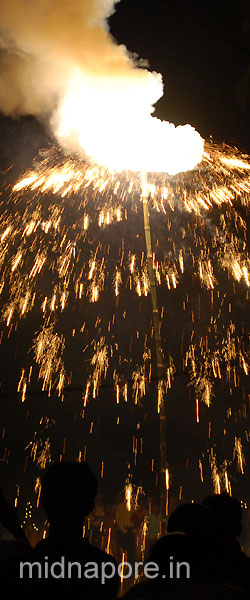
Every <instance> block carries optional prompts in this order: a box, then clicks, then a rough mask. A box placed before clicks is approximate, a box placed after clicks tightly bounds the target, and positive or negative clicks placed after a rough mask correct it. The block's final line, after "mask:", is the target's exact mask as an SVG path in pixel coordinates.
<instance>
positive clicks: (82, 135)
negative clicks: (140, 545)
mask: <svg viewBox="0 0 250 600" xmlns="http://www.w3.org/2000/svg"><path fill="white" fill-rule="evenodd" d="M37 4H39V5H40V9H42V7H43V5H44V2H43V1H42V0H40V1H39V2H38V3H37ZM45 4H46V3H45ZM57 4H58V3H57V2H56V0H54V2H52V3H51V9H50V13H49V14H50V21H49V22H48V19H47V18H45V12H44V13H43V14H44V19H41V10H40V11H38V12H36V9H34V8H33V7H32V6H31V12H32V18H30V22H32V24H34V22H35V23H36V18H37V14H39V19H40V22H41V26H40V28H39V35H38V36H35V35H34V30H36V28H35V29H34V28H33V27H32V28H31V27H29V26H28V23H27V21H25V19H19V18H18V15H19V14H20V11H21V10H22V9H23V1H22V0H15V7H16V11H15V12H14V11H12V12H11V14H10V13H9V10H8V8H6V7H2V8H1V10H0V14H1V17H2V23H3V30H4V34H5V35H4V40H5V46H4V47H5V49H6V57H5V73H4V77H5V80H6V81H8V83H9V87H8V86H7V89H8V94H7V95H6V86H5V87H4V88H2V89H1V92H0V107H1V109H2V110H3V111H4V112H5V114H10V115H13V114H15V115H16V114H20V113H21V114H27V113H29V112H30V113H32V114H35V115H41V114H42V113H44V111H47V112H49V114H50V126H51V127H52V128H53V132H54V135H55V136H56V138H57V140H58V142H59V144H58V143H57V144H55V145H54V146H53V148H50V149H49V150H48V149H43V150H41V151H40V152H39V153H38V156H37V157H36V158H35V159H34V161H33V165H32V167H31V168H30V170H28V171H27V172H25V173H23V174H22V175H21V176H20V177H18V179H17V181H13V169H12V168H10V169H9V170H7V172H6V173H5V174H4V176H3V181H2V197H1V201H2V214H1V220H0V269H1V270H0V292H1V307H2V309H1V322H2V330H1V345H2V354H3V361H2V365H3V366H2V375H1V382H2V399H4V398H7V397H8V396H11V394H13V395H14V397H16V394H17V395H18V403H19V405H21V406H22V407H25V406H26V405H28V409H27V411H26V409H25V410H24V411H22V413H18V414H21V416H22V418H23V420H24V421H25V419H26V420H27V419H29V414H30V411H32V402H35V398H37V397H39V395H40V396H41V398H42V401H43V402H44V408H42V405H40V406H39V411H41V412H39V419H38V421H37V424H36V430H35V431H34V432H32V435H31V438H29V440H26V442H27V443H26V445H25V447H24V448H22V450H21V452H20V457H21V458H20V468H21V469H22V467H23V463H22V462H21V460H22V459H23V451H24V471H26V470H27V468H29V464H30V463H34V465H36V469H35V470H36V478H35V482H36V484H35V493H36V494H37V498H38V500H37V506H38V504H39V498H40V484H39V479H38V478H37V471H38V472H39V471H40V469H44V468H46V467H47V465H48V463H49V462H50V461H51V460H56V459H59V458H60V457H62V456H65V455H66V454H67V451H66V445H67V435H65V431H64V428H63V429H62V428H60V427H59V428H58V430H57V431H58V432H57V434H56V436H55V427H56V426H57V427H58V425H57V424H56V419H55V418H54V415H53V411H52V412H51V410H50V408H49V402H54V403H57V404H58V405H60V407H62V408H60V418H63V419H64V420H66V419H67V415H69V414H71V413H70V409H69V408H68V400H69V399H70V394H71V393H72V392H74V394H75V397H76V398H77V400H76V401H75V400H74V402H73V404H74V421H73V423H77V433H76V439H77V441H76V445H78V455H74V451H75V447H74V451H73V456H72V458H74V460H76V459H78V460H85V459H86V458H87V459H88V460H89V459H90V462H91V460H92V463H93V464H94V466H95V469H96V471H98V472H99V474H100V477H101V479H105V476H106V466H105V465H106V459H105V448H104V450H103V456H102V455H101V456H100V457H98V460H97V459H96V462H95V457H94V444H95V442H92V441H91V438H92V439H94V436H95V435H96V436H98V435H99V438H100V437H101V436H100V432H99V427H100V414H102V416H101V419H102V420H103V421H104V420H105V419H106V420H105V425H104V429H105V428H106V429H107V428H108V433H107V431H105V435H106V438H107V437H109V436H110V438H112V441H113V442H114V444H113V445H112V450H111V454H115V452H114V451H116V448H117V447H118V445H119V444H120V449H119V453H118V464H119V465H120V468H121V471H122V473H124V472H125V471H126V477H127V476H128V475H129V477H128V479H127V481H128V482H129V483H128V486H127V487H129V489H127V490H126V498H127V502H128V503H129V505H131V502H132V501H133V494H134V493H135V494H136V492H134V490H133V484H131V477H132V474H133V473H134V474H135V479H136V478H137V479H138V478H139V479H140V483H142V485H143V481H142V479H143V477H142V473H145V472H147V471H150V473H151V475H150V476H151V478H152V479H151V480H150V481H153V484H152V483H151V485H154V486H156V487H157V486H158V484H159V481H158V471H159V456H158V454H159V440H158V439H153V440H152V443H151V445H150V446H149V444H148V441H149V439H150V426H149V425H148V422H147V421H150V423H151V426H152V431H154V432H155V422H157V423H158V422H159V414H160V413H161V410H162V406H163V405H164V406H165V405H166V408H167V427H169V429H171V428H172V430H173V432H174V433H173V434H172V437H171V435H170V436H168V437H167V462H168V468H166V473H165V482H166V483H165V490H166V507H167V508H166V510H168V495H169V490H171V486H172V485H174V486H175V493H176V490H177V489H178V493H179V496H180V497H181V495H182V490H183V489H184V494H185V493H187V492H186V489H185V486H186V484H187V479H185V481H184V479H183V478H182V475H180V473H178V474H176V473H175V472H174V468H173V465H174V464H175V460H174V456H175V454H176V453H178V452H177V448H178V446H179V445H180V443H181V444H182V445H183V453H184V455H185V458H186V467H187V469H190V470H193V473H194V479H195V478H196V477H198V478H199V482H200V484H201V485H203V483H204V482H206V485H207V486H208V485H209V483H208V482H209V481H212V484H213V488H214V490H215V491H217V492H221V491H222V490H226V491H227V492H228V493H232V490H233V486H234V482H238V479H239V477H241V476H243V475H244V472H245V469H246V468H247V465H246V458H245V455H246V453H247V445H248V443H249V431H248V429H247V425H246V426H245V425H244V423H245V422H246V423H247V417H248V404H249V396H248V393H247V378H248V374H249V369H250V348H249V333H248V314H249V311H248V303H249V287H250V258H249V240H248V232H247V219H248V215H249V212H248V211H249V200H248V198H249V192H250V159H249V157H247V156H242V155H241V154H240V153H239V152H238V151H237V150H236V149H233V148H230V147H227V146H221V147H219V146H216V145H213V144H212V143H209V144H208V143H206V144H205V146H204V142H203V140H202V138H201V137H200V135H199V134H198V133H197V132H196V131H195V130H194V129H193V128H192V127H191V126H190V125H186V126H182V127H177V128H176V127H175V126H174V125H173V124H170V123H168V122H162V121H160V120H159V119H156V118H155V117H153V116H152V113H153V108H152V107H153V104H154V103H155V102H156V101H157V100H158V98H159V97H160V96H161V95H162V93H163V87H162V80H161V76H159V75H158V74H155V73H150V72H149V71H148V70H147V69H145V68H144V66H143V65H141V64H140V63H139V62H138V61H137V62H136V61H135V59H133V58H132V57H131V56H129V54H128V52H127V50H126V49H125V48H124V47H121V46H118V45H116V44H115V43H114V40H113V39H112V38H111V36H110V35H109V33H108V31H107V29H106V18H107V16H108V15H109V14H110V11H111V9H112V8H113V5H114V2H111V1H110V2H99V1H96V2H89V3H88V11H87V12H86V14H84V15H83V14H82V9H81V8H80V5H82V3H79V2H77V1H75V2H74V3H73V8H72V10H70V11H67V10H66V9H65V6H64V5H66V4H67V3H65V2H63V3H60V4H62V5H63V7H64V10H62V7H61V6H60V11H58V6H57ZM86 6H87V5H86ZM14 15H15V17H14ZM55 15H57V17H58V20H59V22H58V21H57V22H56V20H55ZM58 15H59V16H58ZM79 15H80V16H81V19H79ZM53 17H54V18H53ZM78 21H80V25H79V26H78ZM69 22H72V23H73V24H74V27H72V26H71V27H70V26H69ZM48 23H49V25H50V26H49V25H48ZM82 28H84V31H85V36H83V35H82ZM69 32H71V33H69ZM72 32H73V33H72ZM66 34H67V35H66ZM83 38H84V39H83ZM65 40H66V42H67V43H66V47H67V53H66V50H65V52H64V50H63V48H64V46H65ZM79 40H80V41H79ZM93 40H94V41H93ZM13 47H14V49H15V52H12V50H11V49H13ZM96 49H98V51H97V50H96ZM11 52H12V53H11ZM97 55H98V59H99V58H100V57H102V60H101V62H100V61H99V60H98V61H97ZM41 56H42V57H43V59H42V60H41ZM48 60H49V61H50V68H49V69H48V64H47V63H48ZM83 64H84V68H83ZM17 70H18V74H19V75H18V79H17V82H18V85H16V86H15V88H13V87H11V83H13V78H15V73H16V72H17ZM34 72H36V81H37V80H38V79H39V89H38V88H37V87H36V86H34V78H33V74H34ZM37 72H38V74H39V75H40V77H37ZM48 74H49V75H48ZM10 90H12V93H10ZM24 90H25V94H24V93H23V91H24ZM45 90H46V94H44V91H45ZM28 92H29V93H28ZM55 96H56V98H57V102H56V105H55ZM97 102H98V105H97ZM62 147H63V150H62V149H61V148H62ZM65 148H66V150H67V152H66V151H65ZM69 149H70V150H71V152H68V150H69ZM72 150H74V152H72ZM86 156H88V158H86ZM145 172H147V176H145ZM143 174H144V175H143ZM145 198H147V202H148V206H149V214H150V221H151V232H152V266H153V276H154V280H155V282H156V288H157V296H158V307H159V319H160V337H161V344H162V358H163V363H164V366H163V372H162V376H161V378H160V381H159V376H158V375H157V360H156V357H155V339H154V338H155V334H156V331H155V323H154V320H153V319H152V317H151V312H152V311H151V304H150V302H151V300H150V295H151V294H152V274H151V276H150V273H149V263H148V260H147V258H148V257H147V251H146V247H145V241H144V225H143V202H144V201H145ZM153 312H154V311H153ZM3 349H4V352H3ZM20 353H21V354H22V355H21V356H20ZM13 356H14V358H13ZM10 357H12V358H10ZM10 360H11V361H13V365H14V367H13V369H12V373H11V382H10V381H9V379H10V370H9V362H10ZM5 371H6V374H7V375H6V378H5ZM180 381H182V383H181V386H182V387H181V388H180V389H179V388H178V385H180V384H179V383H178V382H180ZM175 389H177V390H178V389H179V391H178V392H177V396H179V395H180V398H176V399H175V407H173V406H171V399H172V398H173V394H174V390H175ZM105 390H106V391H105ZM105 394H106V395H105ZM107 394H108V396H107ZM32 395H34V397H35V398H33V399H32ZM110 396H113V399H112V398H110ZM48 398H49V401H48ZM103 398H105V407H104V408H103V407H100V405H101V402H104V400H103ZM168 398H169V399H170V401H169V403H168ZM112 402H113V404H114V405H115V407H116V408H115V410H113V409H111V408H110V405H111V403H112ZM92 405H94V406H98V411H97V413H96V414H95V416H94V417H93V414H94V413H93V410H92V408H91V406H92ZM64 407H65V413H64ZM66 407H67V408H66ZM174 409H175V411H174ZM112 411H113V412H112ZM171 411H172V412H171ZM104 412H105V413H106V417H105V419H104V417H103V413H104ZM72 414H73V410H72ZM72 414H71V416H70V417H69V422H70V426H71V428H72V431H73V423H72V422H71V418H72ZM171 415H172V416H171ZM130 418H131V423H132V425H131V427H130V429H129V432H128V426H127V425H126V427H125V434H124V435H126V444H125V445H124V448H123V447H122V446H123V439H122V438H121V440H120V437H119V436H120V434H119V428H120V429H121V420H123V421H124V422H125V424H126V420H127V421H128V420H130ZM109 419H110V420H112V426H111V425H110V423H108V420H109ZM24 421H23V423H22V422H20V427H22V426H23V428H24V427H25V426H24ZM113 421H114V422H115V428H116V430H117V431H118V433H117V432H116V433H114V428H113V424H114V423H113ZM168 421H169V424H168ZM173 421H174V422H175V424H174V427H173ZM186 422H187V423H189V424H190V423H192V427H193V429H192V430H191V431H192V432H193V434H192V433H191V435H193V436H194V438H195V436H196V437H197V441H196V445H195V447H194V448H193V450H192V452H191V453H190V449H189V448H188V447H187V445H186V444H185V443H183V439H181V436H183V435H184V431H185V423H186ZM182 423H184V424H182ZM131 428H132V429H131ZM147 428H148V429H147ZM131 430H133V433H132V439H128V438H129V437H130V435H131ZM62 431H64V433H63V434H62ZM83 432H84V433H83ZM196 432H197V433H196ZM61 434H62V438H60V435H61ZM83 435H84V440H83ZM175 435H176V439H175V440H174V445H173V444H171V443H170V441H169V440H171V442H172V441H173V436H174V437H175ZM6 436H7V439H9V440H10V439H11V434H9V432H8V429H7V430H6V428H5V427H4V428H3V433H2V437H3V440H4V444H5V439H6ZM8 436H9V438H8ZM72 436H73V434H72ZM178 436H179V437H178ZM104 437H105V436H104V434H103V439H104ZM152 437H153V438H155V436H152ZM156 438H157V436H156ZM61 439H62V440H63V441H61ZM55 440H56V441H55ZM115 440H116V442H115ZM127 440H128V441H127ZM8 443H11V442H10V441H9V442H6V444H7V445H6V447H5V448H4V453H3V457H2V461H3V463H7V464H8V461H9V460H11V458H10V456H9V451H11V448H8ZM69 443H71V442H69ZM109 443H110V442H109ZM188 443H190V441H189V442H187V444H188ZM145 446H147V447H146V448H145ZM128 447H129V448H130V450H129V452H128V451H127V448H128ZM89 448H90V450H89ZM109 452H110V450H109ZM191 454H192V459H191V460H190V459H189V456H190V455H191ZM181 460H183V459H181ZM181 460H180V463H181ZM107 461H109V458H108V459H107ZM115 461H116V458H115V457H114V464H116V462H115ZM181 464H182V463H181ZM137 467H139V471H138V473H139V475H138V473H137ZM166 467H167V465H166ZM108 469H109V470H110V465H109V467H108ZM180 472H181V473H183V464H182V467H181V468H180ZM126 477H124V480H123V481H125V479H126ZM19 492H20V487H18V488H17V496H16V503H17V501H18V496H19ZM128 492H129V495H128ZM187 495H188V493H187Z"/></svg>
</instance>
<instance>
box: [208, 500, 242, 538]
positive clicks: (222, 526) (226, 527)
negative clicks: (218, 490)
mask: <svg viewBox="0 0 250 600" xmlns="http://www.w3.org/2000/svg"><path fill="white" fill-rule="evenodd" d="M203 504H204V506H206V507H208V508H209V509H210V510H211V511H212V513H213V514H214V517H215V519H216V528H217V532H218V533H219V535H222V536H226V537H234V538H236V537H239V536H240V534H241V530H242V516H243V515H242V508H241V505H240V502H239V500H237V498H231V497H230V496H228V494H215V495H214V496H208V497H207V498H205V500H204V501H203Z"/></svg>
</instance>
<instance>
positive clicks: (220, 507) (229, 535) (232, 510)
mask: <svg viewBox="0 0 250 600" xmlns="http://www.w3.org/2000/svg"><path fill="white" fill-rule="evenodd" d="M203 504H204V506H205V507H207V508H209V509H210V510H211V512H212V513H213V515H214V518H215V522H216V538H215V540H216V550H217V552H216V560H217V564H218V567H219V570H220V573H221V575H222V578H223V581H225V582H226V583H228V584H230V585H234V586H237V587H238V588H239V589H241V590H243V591H245V592H246V593H247V594H249V596H250V558H249V557H248V556H247V555H246V554H245V553H244V552H243V551H242V550H241V546H240V542H239V537H240V534H241V532H242V518H243V512H242V508H241V504H240V502H239V500H237V498H232V497H231V496H229V495H228V494H226V493H223V494H215V495H213V496H207V498H205V499H204V501H203Z"/></svg>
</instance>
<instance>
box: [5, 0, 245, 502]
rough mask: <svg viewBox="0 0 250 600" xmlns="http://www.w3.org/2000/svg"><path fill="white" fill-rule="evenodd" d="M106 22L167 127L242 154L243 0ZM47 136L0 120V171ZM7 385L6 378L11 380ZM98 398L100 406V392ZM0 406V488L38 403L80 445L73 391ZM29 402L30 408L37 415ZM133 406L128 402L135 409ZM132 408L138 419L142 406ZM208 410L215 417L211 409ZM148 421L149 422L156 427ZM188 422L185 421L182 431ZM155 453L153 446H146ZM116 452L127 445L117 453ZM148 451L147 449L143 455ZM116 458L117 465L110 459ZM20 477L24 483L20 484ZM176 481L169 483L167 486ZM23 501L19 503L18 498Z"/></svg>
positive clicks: (138, 4)
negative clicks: (153, 88) (152, 77)
mask: <svg viewBox="0 0 250 600" xmlns="http://www.w3.org/2000/svg"><path fill="white" fill-rule="evenodd" d="M109 22H110V28H111V32H112V34H113V35H114V37H115V39H116V40H117V41H118V42H119V43H123V44H125V45H126V46H127V48H128V49H129V50H130V51H131V52H135V53H137V54H138V55H139V57H140V58H145V59H147V60H148V62H149V67H150V69H151V70H155V71H157V72H160V73H162V74H163V79H164V85H165V93H164V97H163V98H162V99H161V100H160V101H159V102H158V103H157V106H156V112H155V114H156V116H158V117H159V118H162V119H166V120H169V121H172V122H174V123H175V124H184V123H190V124H191V125H193V126H194V127H195V128H196V129H197V130H198V131H199V132H200V133H201V135H202V136H203V137H204V138H206V139H208V138H209V137H210V136H212V137H213V139H214V140H215V141H225V142H227V143H229V144H231V145H236V146H237V147H238V148H239V149H241V150H242V151H243V152H249V153H250V136H249V127H250V118H249V107H250V85H249V83H248V79H247V70H248V68H249V65H250V9H249V3H248V2H247V1H245V0H238V2H237V9H236V3H235V1H233V0H220V1H217V2H213V1H211V2H209V3H203V2H198V1H196V2H195V1H191V0H190V1H189V2H184V1H181V0H173V1H167V0H152V2H151V3H150V2H148V1H145V0H121V2H120V3H119V4H118V5H117V9H116V12H115V14H114V15H113V16H112V17H111V18H110V21H109ZM46 143H47V138H46V133H45V130H44V126H43V125H41V124H39V123H38V122H37V121H35V119H33V117H25V118H23V119H20V120H19V121H16V122H14V121H12V120H11V119H7V118H5V117H0V168H1V169H2V171H4V170H5V169H6V168H7V167H8V166H9V165H10V164H11V163H12V164H14V171H16V172H21V171H22V170H23V168H27V167H29V165H30V163H31V161H32V159H33V157H34V156H35V154H36V152H37V151H38V150H39V148H40V147H41V146H43V145H46ZM175 298H176V297H175ZM175 302H176V300H173V305H172V306H173V308H172V309H171V310H173V313H171V310H170V314H171V316H172V317H173V318H174V303H175ZM240 311H241V306H238V307H237V308H236V315H237V318H238V319H240V317H239V313H240ZM140 318H141V317H140ZM23 327H24V328H23V329H22V328H21V330H20V334H19V335H20V336H22V335H24V336H25V326H23ZM178 343H179V342H178ZM21 348H22V345H21ZM1 352H2V353H3V354H2V370H3V371H4V370H5V368H7V369H8V368H9V367H8V366H7V367H6V361H10V358H9V356H10V355H8V356H7V355H6V356H4V349H3V346H1ZM3 365H4V367H3ZM9 366H10V365H9ZM9 383H10V384H12V382H11V381H10V382H9ZM184 385H186V383H183V380H182V379H181V378H180V379H179V380H176V386H175V391H173V392H171V393H170V395H169V402H170V404H171V402H172V406H173V408H172V411H173V412H172V417H171V413H170V423H171V426H172V433H171V434H170V435H171V436H172V437H171V442H176V444H175V446H174V450H172V451H171V460H172V464H174V461H176V464H177V467H178V468H179V471H178V477H179V479H178V485H179V483H180V481H185V484H186V489H187V488H188V482H189V477H190V471H189V470H187V471H186V472H185V473H184V474H181V470H182V469H183V470H184V469H185V468H186V466H185V462H184V454H183V452H182V448H184V446H185V457H188V456H189V455H190V456H191V458H192V456H193V457H196V456H198V453H199V444H200V440H201V439H202V437H203V435H204V436H205V435H206V432H207V419H206V421H205V424H204V425H202V428H201V429H200V432H199V435H198V436H197V439H196V438H195V433H194V431H196V430H195V429H194V427H195V425H194V423H193V415H192V417H188V418H187V421H186V418H183V417H182V414H186V413H185V411H188V410H189V404H188V403H189V396H188V393H186V396H185V398H182V388H183V386H184ZM246 387H247V386H246ZM5 391H7V389H5ZM78 396H79V394H78ZM104 396H105V394H104ZM104 400H105V403H106V405H107V401H108V392H107V393H106V396H105V398H104ZM1 403H2V404H1V409H2V410H1V414H2V413H3V414H4V415H6V421H8V422H10V421H11V419H12V418H13V414H14V413H15V411H16V413H15V419H14V423H13V427H12V430H11V433H10V434H9V438H8V447H9V448H10V449H11V452H12V450H13V454H14V457H15V463H13V461H12V463H11V465H10V467H9V470H8V469H7V468H6V465H1V464H0V473H1V474H2V477H3V482H4V489H5V490H6V492H7V493H8V494H9V496H10V497H11V498H12V496H13V489H14V487H15V484H16V483H18V482H19V479H18V477H19V475H18V473H19V472H21V470H22V469H23V448H24V439H25V440H30V439H31V437H32V434H33V432H34V425H35V426H37V427H38V421H39V416H40V410H41V405H42V406H43V409H42V410H43V414H44V415H45V414H46V415H49V416H50V418H51V419H53V418H56V420H57V424H58V425H57V426H58V433H57V435H58V440H59V441H57V442H56V444H55V446H56V450H57V451H59V450H58V448H59V447H60V448H61V446H62V440H63V437H64V435H68V436H69V446H70V444H72V448H70V450H69V456H70V458H75V455H74V451H75V450H76V448H77V447H78V446H79V444H80V441H81V443H83V442H82V440H81V435H82V434H81V427H82V423H81V421H79V419H78V416H76V415H78V414H79V399H78V397H77V395H76V396H74V397H72V396H70V397H68V398H67V395H66V399H65V403H64V406H63V407H62V406H58V402H57V400H56V399H54V398H53V397H52V398H51V399H47V398H43V399H42V400H41V398H40V399H39V398H36V399H35V400H34V398H33V397H31V398H30V399H28V400H27V405H25V406H21V405H20V403H19V405H18V407H16V399H15V398H11V399H8V400H7V399H6V398H3V399H2V400H1ZM34 403H36V404H34ZM36 406H39V408H38V410H37V413H36ZM170 408H171V407H170ZM92 410H93V412H92V414H90V416H89V421H91V419H92V418H93V419H96V418H97V416H98V414H99V413H98V411H99V407H98V406H97V404H95V403H93V409H92ZM115 410H116V409H115ZM136 410H137V409H133V411H134V413H135V412H136ZM30 411H31V413H32V414H33V420H32V419H31V420H30V421H29V417H30V414H29V412H30ZM121 411H123V412H122V419H121V420H123V419H124V423H125V422H126V407H123V408H121ZM138 411H139V412H138V414H139V413H140V418H141V409H138ZM134 413H133V416H132V418H131V423H130V427H131V430H130V433H129V436H130V439H131V436H132V433H133V426H134V423H136V420H137V417H138V414H136V415H135V414H134ZM117 414H118V413H117ZM117 414H116V412H115V415H114V418H113V417H112V418H113V421H114V419H116V418H117ZM27 415H28V416H27ZM101 417H102V423H101V425H100V431H102V432H103V436H105V435H106V434H107V431H108V427H109V425H108V418H109V412H108V411H107V410H106V409H105V410H103V412H102V415H101ZM176 417H178V420H177V419H176ZM214 417H215V419H216V412H215V413H214ZM138 418H139V417H138ZM171 418H172V420H171ZM24 419H26V425H25V428H26V429H25V433H24V435H22V431H21V429H20V427H19V422H24ZM77 419H78V421H77ZM74 420H75V421H77V423H76V425H74V427H75V428H73V423H74ZM141 420H143V419H141ZM146 421H147V420H146V419H145V423H144V425H143V427H144V432H145V436H146V439H150V436H151V429H150V423H148V421H147V422H146ZM191 421H192V422H191ZM114 422H115V421H114ZM152 427H156V424H154V425H153V426H152ZM188 427H190V429H189V430H188ZM46 435H47V432H46V431H44V432H43V436H44V437H46ZM99 435H100V433H99ZM112 436H113V443H114V446H115V445H116V444H117V446H118V444H123V443H124V447H126V444H125V439H126V428H125V426H124V429H123V430H122V432H121V433H120V431H119V432H118V431H117V427H113V429H112ZM4 443H5V442H4ZM4 443H3V445H2V446H3V447H2V452H3V451H4ZM95 443H96V445H97V448H98V438H95V439H93V442H91V441H90V442H89V444H90V445H91V444H92V446H91V448H92V452H93V460H92V463H93V465H94V466H95V467H96V468H97V466H98V468H99V463H100V460H99V457H97V458H96V456H94V444H95ZM129 443H130V442H129ZM109 444H110V440H109V441H108V442H107V446H108V445H109ZM187 449H188V451H187ZM60 451H61V450H60ZM154 451H156V450H155V449H154ZM19 452H20V455H21V458H20V459H19ZM125 453H126V450H125V451H124V454H123V456H122V460H123V459H124V456H125ZM107 454H108V456H109V457H111V456H112V454H113V455H114V448H112V447H110V446H109V448H108V450H107ZM149 455H150V453H149V454H148V456H147V460H148V457H149ZM120 458H121V457H120ZM113 460H114V464H116V468H117V469H119V457H118V458H117V457H116V456H114V457H113ZM116 460H117V462H115V461H116ZM29 468H30V471H29V473H28V475H27V477H26V481H25V484H24V486H26V488H25V489H26V490H29V492H28V493H31V490H32V486H33V481H34V476H35V469H33V467H32V466H31V467H29ZM187 469H189V467H187ZM123 474H124V473H123V472H122V473H119V474H118V475H117V482H119V485H121V484H122V482H123V481H124V479H123ZM20 477H21V476H20ZM28 477H29V481H27V478H28ZM138 478H143V464H141V465H139V474H138ZM110 479H112V477H110ZM113 480H114V477H113ZM109 481H110V480H109ZM190 481H192V485H193V486H194V491H195V493H196V492H197V493H198V494H201V493H202V492H201V489H200V486H199V472H198V471H197V472H196V473H195V475H193V478H192V479H191V480H190ZM178 485H177V484H176V489H175V493H176V492H177V489H178ZM104 487H105V486H104ZM190 487H191V486H190ZM114 489H115V486H114ZM106 491H107V490H106ZM192 492H193V490H192V489H188V491H187V492H186V493H187V497H188V499H189V498H191V497H192ZM24 495H25V494H24ZM22 501H23V502H24V497H23V500H22Z"/></svg>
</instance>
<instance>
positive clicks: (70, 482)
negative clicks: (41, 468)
mask: <svg viewBox="0 0 250 600" xmlns="http://www.w3.org/2000/svg"><path fill="white" fill-rule="evenodd" d="M96 494H97V480H96V477H95V475H94V474H93V473H92V471H91V469H90V467H89V465H88V464H87V463H77V462H74V463H71V462H61V463H54V464H53V465H52V466H51V467H50V468H49V469H48V471H47V473H45V475H44V477H43V480H42V502H43V506H44V509H45V512H46V514H47V516H48V519H49V521H50V523H53V522H55V521H61V520H63V521H64V522H66V523H77V522H81V521H82V522H83V520H84V517H85V516H87V515H89V514H90V513H91V511H92V510H93V508H94V505H95V502H94V501H95V497H96Z"/></svg>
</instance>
